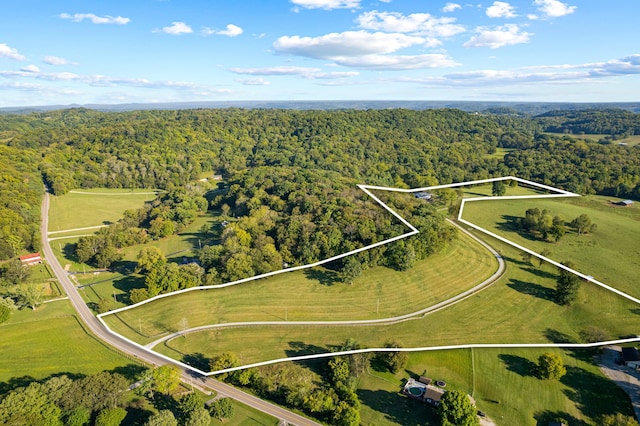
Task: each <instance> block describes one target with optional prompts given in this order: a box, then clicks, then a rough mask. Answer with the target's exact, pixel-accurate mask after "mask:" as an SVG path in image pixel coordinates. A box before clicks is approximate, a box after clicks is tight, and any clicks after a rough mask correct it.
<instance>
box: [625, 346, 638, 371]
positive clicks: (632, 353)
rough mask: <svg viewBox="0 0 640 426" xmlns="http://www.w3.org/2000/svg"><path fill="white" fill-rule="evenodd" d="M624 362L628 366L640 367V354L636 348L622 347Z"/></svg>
mask: <svg viewBox="0 0 640 426" xmlns="http://www.w3.org/2000/svg"><path fill="white" fill-rule="evenodd" d="M622 362H623V363H624V365H626V366H627V367H631V368H640V354H639V353H638V350H637V349H636V348H622Z"/></svg>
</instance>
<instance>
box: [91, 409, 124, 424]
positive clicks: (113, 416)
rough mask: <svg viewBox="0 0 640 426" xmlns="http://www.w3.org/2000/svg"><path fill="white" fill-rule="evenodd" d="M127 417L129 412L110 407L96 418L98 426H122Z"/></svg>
mask: <svg viewBox="0 0 640 426" xmlns="http://www.w3.org/2000/svg"><path fill="white" fill-rule="evenodd" d="M125 417H127V411H126V410H125V409H124V408H120V407H110V408H105V409H104V410H102V411H100V412H99V413H98V416H97V417H96V422H95V425H96V426H120V424H122V421H123V420H124V418H125Z"/></svg>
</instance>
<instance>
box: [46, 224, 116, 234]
mask: <svg viewBox="0 0 640 426" xmlns="http://www.w3.org/2000/svg"><path fill="white" fill-rule="evenodd" d="M107 226H109V225H96V226H85V227H84V228H72V229H63V230H62V231H50V232H47V235H53V234H62V233H66V232H75V231H86V230H87V229H98V228H104V227H107Z"/></svg>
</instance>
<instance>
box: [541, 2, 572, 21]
mask: <svg viewBox="0 0 640 426" xmlns="http://www.w3.org/2000/svg"><path fill="white" fill-rule="evenodd" d="M533 3H534V4H535V5H536V6H538V10H539V11H540V12H542V13H544V14H545V16H547V17H549V18H558V17H560V16H565V15H570V14H572V13H573V12H575V10H576V8H577V6H569V5H568V4H567V3H562V2H561V1H559V0H534V1H533Z"/></svg>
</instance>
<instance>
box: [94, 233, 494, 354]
mask: <svg viewBox="0 0 640 426" xmlns="http://www.w3.org/2000/svg"><path fill="white" fill-rule="evenodd" d="M496 269H497V261H496V260H495V259H494V258H493V257H492V256H491V255H490V253H488V252H487V251H486V250H485V249H483V248H482V247H481V246H480V245H479V244H478V243H476V242H475V241H473V240H472V239H470V238H469V237H467V236H465V235H460V236H459V238H458V239H457V240H455V241H453V242H452V243H450V244H449V247H448V248H447V249H446V250H445V251H444V252H443V253H440V254H436V255H433V256H431V257H429V258H428V259H426V260H423V261H419V262H416V265H415V266H414V267H413V268H412V269H411V270H409V271H405V272H398V271H394V270H391V269H388V268H384V267H377V268H374V269H371V270H367V271H364V272H363V274H362V275H361V276H360V277H359V278H357V279H356V280H354V282H353V284H351V285H349V284H345V283H342V282H340V279H339V276H338V274H337V273H336V272H334V271H332V270H329V269H326V268H313V269H308V270H303V271H296V272H291V273H285V274H281V275H277V276H274V277H270V278H266V279H260V280H256V281H251V282H249V283H244V284H240V285H237V286H232V287H228V288H224V289H213V290H203V291H192V292H189V293H186V294H181V295H176V296H170V297H167V298H163V299H160V300H157V301H153V302H150V303H147V304H145V305H142V306H140V307H137V308H134V309H130V310H127V311H124V312H121V313H118V314H115V315H110V316H107V317H105V318H104V320H105V321H106V322H107V323H108V324H109V326H110V327H112V328H113V329H114V331H116V332H118V333H123V334H124V335H125V336H127V337H129V338H131V339H134V340H136V341H139V342H144V343H147V342H149V341H151V340H154V337H156V338H157V336H159V335H162V334H164V333H167V332H171V331H177V330H179V328H178V324H179V323H181V321H183V318H184V319H186V321H187V322H188V325H189V327H196V326H200V325H207V324H218V323H224V322H236V321H303V320H307V321H319V320H325V321H333V320H353V319H378V318H386V317H390V316H395V315H402V314H406V313H410V312H414V311H417V310H420V309H422V308H425V307H427V306H430V305H433V304H435V303H437V302H439V301H442V300H445V299H447V298H449V297H452V296H454V295H456V294H459V293H460V292H462V291H464V290H467V289H469V288H471V287H473V286H474V285H476V284H478V283H480V282H482V281H483V280H484V279H486V278H487V277H488V276H490V275H491V274H492V273H493V272H495V270H496ZM292 295H295V297H292ZM140 328H141V329H142V335H140Z"/></svg>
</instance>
